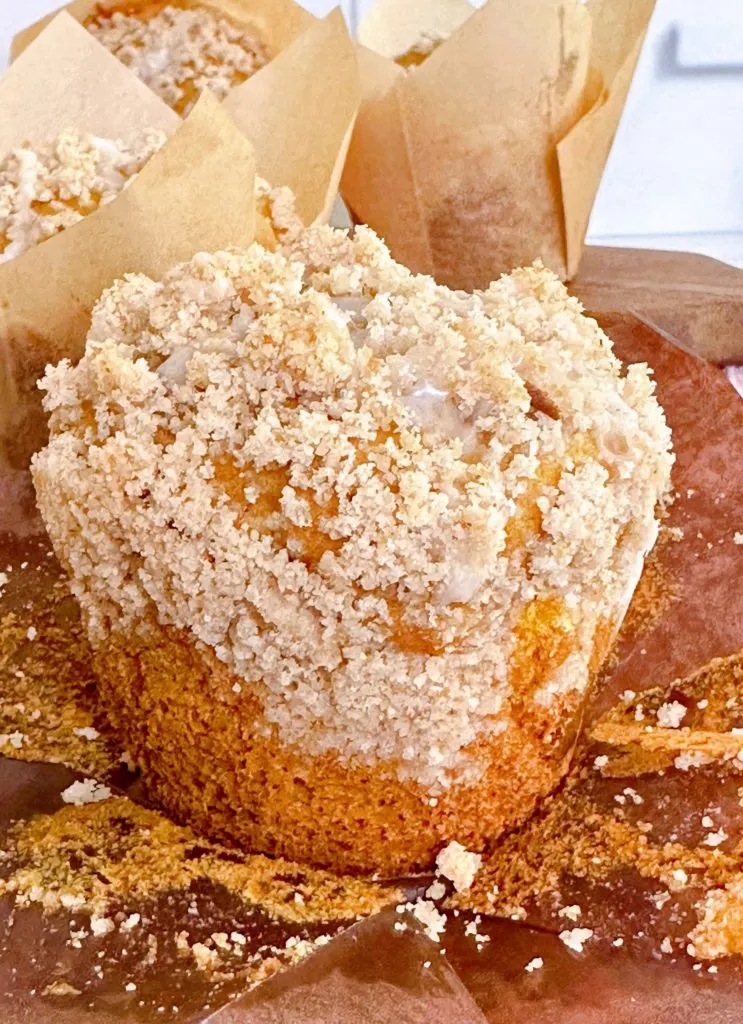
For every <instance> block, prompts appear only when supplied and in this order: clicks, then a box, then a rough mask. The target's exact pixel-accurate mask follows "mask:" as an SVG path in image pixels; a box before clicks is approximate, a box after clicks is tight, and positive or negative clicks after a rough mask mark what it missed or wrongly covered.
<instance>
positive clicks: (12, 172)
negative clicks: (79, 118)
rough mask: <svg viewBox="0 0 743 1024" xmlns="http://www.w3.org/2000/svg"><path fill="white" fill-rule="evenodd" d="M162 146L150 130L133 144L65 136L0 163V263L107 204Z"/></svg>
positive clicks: (17, 152) (23, 149)
mask: <svg viewBox="0 0 743 1024" xmlns="http://www.w3.org/2000/svg"><path fill="white" fill-rule="evenodd" d="M164 142H165V135H164V134H163V132H160V131H155V130H154V129H150V130H147V131H144V132H142V134H141V135H140V136H139V138H137V139H136V140H134V141H133V142H131V143H124V142H121V141H114V140H111V139H103V138H100V137H98V136H96V135H82V134H80V133H79V132H76V131H73V130H67V131H64V132H62V134H61V135H60V136H59V138H57V139H56V140H54V141H53V142H51V143H48V144H47V145H43V146H33V147H32V146H28V145H27V146H19V147H18V148H17V149H14V150H12V151H11V152H10V153H9V154H8V155H7V156H6V157H5V158H4V159H3V160H2V161H0V263H3V262H5V261H7V260H12V259H13V258H14V257H16V256H20V254H21V253H22V252H25V250H26V249H29V248H31V246H33V245H37V244H38V243H39V242H43V241H44V240H45V239H47V238H50V237H51V236H52V235H55V234H57V232H58V231H63V230H64V229H65V228H69V227H71V226H72V225H73V224H77V223H78V221H80V220H82V219H83V217H86V216H87V215H88V214H90V213H93V212H94V211H95V210H97V209H98V208H99V207H100V206H103V205H105V204H106V203H110V202H111V201H112V200H113V199H115V198H116V197H117V196H118V195H119V193H120V192H121V191H122V189H124V188H125V187H126V186H127V185H128V184H129V183H130V182H131V181H132V179H133V178H134V177H135V176H136V175H137V173H138V172H139V171H141V169H142V167H144V165H145V164H146V163H147V161H148V160H149V159H150V157H151V156H152V154H153V153H155V152H156V151H157V150H158V149H159V148H160V147H161V146H162V145H163V143H164Z"/></svg>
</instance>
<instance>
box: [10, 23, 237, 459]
mask: <svg viewBox="0 0 743 1024" xmlns="http://www.w3.org/2000/svg"><path fill="white" fill-rule="evenodd" d="M38 44H39V45H43V38H40V39H39V41H38ZM99 49H100V48H99ZM29 52H31V51H29ZM106 56H108V55H106ZM114 63H117V62H116V61H115V60H114ZM103 65H105V67H107V68H108V67H110V66H111V65H110V64H109V62H108V60H106V61H105V62H103ZM57 68H58V72H59V74H58V77H57V82H58V87H59V90H60V92H62V91H65V90H68V91H74V90H75V89H76V88H77V84H76V82H75V80H74V76H75V71H76V65H75V64H74V63H69V62H67V61H66V60H65V59H64V57H63V55H62V54H61V51H60V56H59V61H58V64H57ZM70 73H72V80H70V77H69V76H70ZM129 77H130V79H131V81H132V83H133V84H134V85H138V83H136V82H134V79H133V77H132V76H129ZM48 84H49V86H50V87H51V79H49V80H48ZM99 85H100V94H101V96H102V97H103V98H104V99H105V100H106V101H107V102H109V103H110V105H111V107H110V110H111V121H112V123H113V124H116V123H117V114H116V110H117V107H118V106H119V105H122V104H124V103H125V102H127V101H128V97H127V96H126V95H125V93H124V90H122V89H119V90H118V91H115V92H113V93H112V94H109V93H108V92H107V91H106V89H105V76H104V77H102V79H101V80H100V82H99ZM139 96H140V90H139V89H138V88H136V89H135V90H134V92H133V95H132V100H133V102H131V101H130V105H131V106H132V108H133V109H132V111H131V112H130V114H128V115H126V117H125V122H126V121H129V122H130V123H134V121H135V120H136V110H137V102H138V98H139ZM101 116H102V115H101ZM146 125H147V122H146V121H143V122H142V127H146ZM64 127H67V124H64V123H63V124H60V125H59V127H58V129H57V131H60V130H62V129H63V128H64ZM77 127H79V128H81V129H84V127H85V125H84V124H83V123H80V124H79V125H77ZM254 166H255V165H254V157H253V151H252V148H251V146H250V143H249V142H248V141H247V139H246V138H245V136H244V135H243V134H242V133H241V132H240V131H239V130H238V129H237V127H236V125H235V124H234V122H233V121H232V119H231V118H230V116H229V115H228V114H227V113H226V111H224V110H222V108H221V107H220V104H219V103H218V102H217V101H216V100H215V99H214V97H213V96H211V95H204V96H203V97H202V98H201V99H200V101H199V103H198V104H197V105H196V107H194V109H193V111H192V112H191V114H190V116H189V117H188V118H187V119H186V120H185V121H183V122H179V126H178V127H177V129H176V131H175V132H174V133H173V134H172V135H171V137H170V139H169V140H168V142H167V143H166V144H165V146H164V147H163V148H162V149H161V150H160V151H159V152H158V153H156V154H155V155H154V156H153V157H152V159H151V160H150V161H149V162H148V163H147V165H146V166H145V167H144V168H143V170H142V171H141V172H140V174H139V175H138V176H137V178H136V179H135V181H133V182H132V184H131V185H130V186H129V187H128V188H126V189H125V190H124V191H123V192H122V193H121V194H120V195H119V196H118V197H117V198H116V199H115V200H114V201H113V202H111V203H109V204H108V205H106V206H104V207H101V208H100V209H99V210H97V211H96V212H95V213H93V214H91V215H90V216H88V217H86V218H85V219H84V220H82V221H80V222H79V223H77V224H75V225H74V226H73V227H71V228H68V229H67V230H66V231H62V232H60V233H59V234H57V235H55V236H53V237H52V238H49V239H47V240H46V241H45V242H42V243H41V244H40V245H37V246H35V247H33V248H31V249H29V250H27V251H26V252H25V253H22V254H21V255H20V256H19V257H17V258H16V259H14V260H10V261H9V262H7V263H4V264H2V265H0V461H5V462H7V463H8V464H10V465H12V466H16V467H19V466H23V465H25V463H26V462H27V460H28V457H29V456H30V454H31V452H33V451H34V450H35V448H36V447H38V445H39V443H40V441H41V439H42V438H43V435H44V422H43V417H42V416H41V412H40V398H39V397H37V394H36V388H35V382H36V380H37V379H38V377H39V375H40V374H41V373H42V372H43V368H44V366H45V365H46V364H47V363H48V362H54V361H57V360H58V359H60V358H63V357H65V356H69V357H71V358H73V359H74V358H76V357H77V356H78V355H79V354H80V351H81V348H82V345H83V341H84V337H85V331H86V329H87V324H88V318H89V313H90V309H91V307H92V305H93V303H94V302H95V300H96V299H97V298H98V296H99V295H100V293H101V291H102V290H103V289H104V288H105V287H107V286H108V285H109V284H110V283H111V282H112V281H113V280H115V279H116V278H117V277H120V276H121V275H122V274H124V273H127V272H130V271H141V272H143V273H146V274H149V275H151V276H153V277H159V276H160V275H161V274H163V273H164V272H165V270H167V269H168V268H169V267H170V266H172V265H173V264H174V263H177V262H178V261H180V260H183V259H186V258H188V257H189V256H191V255H193V253H194V252H196V251H198V250H199V249H211V250H214V249H220V248H225V247H227V246H230V245H246V244H250V242H251V241H252V240H253V230H254V217H255V209H254V192H253V183H254V175H255V170H254ZM22 396H23V397H22Z"/></svg>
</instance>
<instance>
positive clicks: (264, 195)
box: [255, 177, 304, 243]
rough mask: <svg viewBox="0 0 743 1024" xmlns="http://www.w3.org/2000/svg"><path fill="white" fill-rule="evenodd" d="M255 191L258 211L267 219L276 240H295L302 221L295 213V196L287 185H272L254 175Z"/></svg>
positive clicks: (301, 226) (301, 227) (302, 228)
mask: <svg viewBox="0 0 743 1024" xmlns="http://www.w3.org/2000/svg"><path fill="white" fill-rule="evenodd" d="M255 193H256V203H257V206H258V212H259V213H260V214H262V215H263V216H264V217H265V218H266V220H268V222H269V223H270V225H271V227H272V228H273V231H274V233H275V235H276V238H277V239H278V241H279V242H282V243H287V242H294V241H296V239H297V238H298V237H299V234H300V232H301V231H303V230H304V223H303V221H302V219H301V217H300V216H299V214H298V213H297V197H296V196H295V195H294V193H293V192H292V190H291V189H290V188H289V187H288V185H275V186H272V185H270V184H269V182H267V181H266V180H265V178H260V177H256V179H255Z"/></svg>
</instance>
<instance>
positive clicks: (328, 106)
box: [224, 9, 361, 225]
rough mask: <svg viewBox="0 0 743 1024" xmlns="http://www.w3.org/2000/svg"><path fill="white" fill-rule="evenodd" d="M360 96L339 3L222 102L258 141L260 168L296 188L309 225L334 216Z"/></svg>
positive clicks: (272, 178)
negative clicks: (331, 215)
mask: <svg viewBox="0 0 743 1024" xmlns="http://www.w3.org/2000/svg"><path fill="white" fill-rule="evenodd" d="M360 95H361V94H360V84H359V75H358V68H357V65H356V54H355V47H354V45H353V43H352V42H351V39H350V37H349V35H348V31H347V29H346V23H345V20H344V18H343V15H342V14H341V12H340V10H339V9H336V10H335V11H333V12H332V13H331V14H329V15H328V17H327V18H324V19H323V20H320V21H316V22H314V23H313V24H312V25H311V26H310V27H309V28H308V29H307V30H306V31H305V32H303V33H302V34H301V35H300V36H299V37H298V38H297V39H295V40H294V42H293V43H291V45H289V46H288V47H287V48H286V49H285V50H283V51H282V52H281V53H280V54H279V55H278V56H277V57H275V58H274V60H272V61H271V62H270V63H269V64H267V65H266V66H265V67H264V68H261V70H260V71H259V72H258V73H257V74H255V75H253V76H252V77H251V78H249V79H248V80H247V82H243V84H242V85H239V86H238V87H237V88H236V89H233V90H232V92H231V93H230V95H229V96H227V98H226V99H225V101H224V106H225V107H226V109H227V110H228V111H229V112H230V113H231V114H232V116H233V117H234V119H235V121H236V122H237V124H238V125H239V126H240V128H242V130H243V131H244V132H245V134H246V135H247V137H248V138H249V139H250V141H251V142H252V143H253V146H254V148H255V152H256V164H257V171H258V174H260V175H261V177H263V178H265V179H266V180H267V181H269V182H271V184H272V185H288V186H289V187H290V188H291V189H292V191H293V192H294V194H295V196H296V197H297V212H298V213H299V215H300V217H301V219H302V221H303V222H304V223H305V224H308V225H309V224H313V223H315V222H317V221H323V222H325V221H327V220H328V218H329V217H330V213H331V210H332V207H333V203H334V201H335V197H336V194H337V191H338V183H339V180H340V175H341V171H342V168H343V163H344V161H345V157H346V152H347V150H348V144H349V141H350V137H351V130H352V128H353V124H354V120H355V117H356V112H357V110H358V106H359V102H360Z"/></svg>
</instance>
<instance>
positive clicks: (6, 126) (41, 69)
mask: <svg viewBox="0 0 743 1024" xmlns="http://www.w3.org/2000/svg"><path fill="white" fill-rule="evenodd" d="M179 123H180V118H179V117H178V115H177V114H176V113H175V112H174V111H173V110H171V109H170V107H168V106H167V105H166V104H165V103H163V102H162V100H161V99H159V97H157V96H155V94H154V93H153V92H152V91H151V90H150V89H148V88H147V86H146V85H144V84H143V83H142V82H140V81H139V80H138V79H135V78H134V76H133V75H132V74H131V72H130V71H128V70H127V69H126V68H125V67H124V65H123V64H121V62H120V61H118V60H116V58H115V57H113V55H112V54H110V53H109V52H108V51H107V50H104V48H103V47H102V46H100V45H99V44H98V43H97V42H96V40H95V39H93V37H92V36H91V35H90V33H89V32H85V31H84V29H82V28H81V27H80V25H78V23H77V22H76V21H75V20H74V18H71V17H70V15H69V14H67V13H66V12H64V11H63V12H62V13H60V14H58V15H56V16H55V17H53V18H51V19H50V21H49V27H48V28H47V30H46V31H45V32H44V33H43V35H42V36H40V38H39V39H38V41H37V42H36V43H35V45H34V46H32V47H30V49H28V50H26V51H25V52H24V53H23V55H22V56H21V57H20V58H19V60H17V61H16V62H15V63H14V64H12V65H11V66H10V67H9V68H8V70H7V71H6V72H5V74H4V75H3V76H2V78H0V156H4V155H5V154H6V153H7V152H8V151H9V150H10V149H12V148H13V147H14V146H19V145H22V144H23V143H26V142H29V143H31V144H32V145H34V144H40V143H45V142H48V141H49V140H50V139H52V138H54V136H55V135H57V134H59V132H60V130H61V129H62V128H66V127H68V126H69V127H72V128H80V129H81V130H83V131H87V132H91V133H92V134H93V135H101V136H103V137H106V138H112V139H123V140H125V141H129V140H131V139H132V138H134V137H136V136H137V135H138V134H139V133H140V132H141V131H142V128H143V127H147V126H150V127H152V128H159V129H160V130H161V131H164V132H166V133H167V134H168V135H169V134H170V133H171V132H172V131H173V130H174V129H175V128H176V127H177V125H178V124H179Z"/></svg>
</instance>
